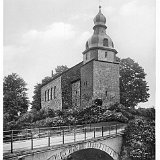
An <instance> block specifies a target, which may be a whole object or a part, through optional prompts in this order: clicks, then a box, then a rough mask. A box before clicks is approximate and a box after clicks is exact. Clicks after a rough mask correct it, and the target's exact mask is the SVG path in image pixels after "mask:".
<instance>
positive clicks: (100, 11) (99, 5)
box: [99, 5, 102, 13]
mask: <svg viewBox="0 0 160 160" xmlns="http://www.w3.org/2000/svg"><path fill="white" fill-rule="evenodd" d="M101 8H102V7H101V5H99V13H101Z"/></svg>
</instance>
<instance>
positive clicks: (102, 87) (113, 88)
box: [93, 61, 120, 104]
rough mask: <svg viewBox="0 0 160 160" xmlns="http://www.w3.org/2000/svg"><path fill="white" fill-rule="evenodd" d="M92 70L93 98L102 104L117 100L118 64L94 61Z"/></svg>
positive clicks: (118, 98) (118, 96) (118, 97)
mask: <svg viewBox="0 0 160 160" xmlns="http://www.w3.org/2000/svg"><path fill="white" fill-rule="evenodd" d="M93 70H94V71H93V98H94V99H96V98H101V99H102V100H103V104H108V103H110V102H112V103H115V102H119V100H120V95H119V64H116V63H108V62H102V61H94V64H93Z"/></svg>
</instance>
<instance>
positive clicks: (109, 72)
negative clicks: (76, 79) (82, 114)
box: [81, 6, 120, 107]
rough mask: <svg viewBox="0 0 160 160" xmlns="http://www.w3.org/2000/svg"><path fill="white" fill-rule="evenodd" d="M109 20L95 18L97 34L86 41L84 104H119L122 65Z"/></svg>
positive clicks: (94, 33) (83, 79) (99, 17)
mask: <svg viewBox="0 0 160 160" xmlns="http://www.w3.org/2000/svg"><path fill="white" fill-rule="evenodd" d="M106 29H107V26H106V18H105V16H104V15H103V14H102V13H101V6H99V13H98V14H97V15H96V16H95V18H94V27H93V30H94V32H93V35H92V36H91V38H89V39H88V41H87V42H86V49H85V51H84V52H83V66H82V67H81V105H82V107H83V106H86V105H87V104H89V105H90V104H91V103H88V102H92V101H93V100H95V99H102V101H103V105H105V104H109V103H116V102H119V100H120V96H119V62H117V61H116V54H117V51H116V50H115V49H114V44H113V41H112V39H111V38H110V37H109V36H108V35H107V34H106Z"/></svg>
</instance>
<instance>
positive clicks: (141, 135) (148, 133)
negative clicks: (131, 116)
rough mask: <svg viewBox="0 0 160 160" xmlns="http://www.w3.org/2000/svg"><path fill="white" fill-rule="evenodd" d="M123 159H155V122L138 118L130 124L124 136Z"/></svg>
mask: <svg viewBox="0 0 160 160" xmlns="http://www.w3.org/2000/svg"><path fill="white" fill-rule="evenodd" d="M121 159H122V160H126V159H131V160H154V159H155V121H153V120H146V119H145V118H137V119H135V120H132V121H130V122H129V124H128V126H127V128H126V130H125V133H124V136H123V145H122V151H121Z"/></svg>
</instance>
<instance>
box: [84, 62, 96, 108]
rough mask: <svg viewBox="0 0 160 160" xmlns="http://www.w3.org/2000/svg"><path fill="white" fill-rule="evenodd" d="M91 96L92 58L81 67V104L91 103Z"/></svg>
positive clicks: (87, 104)
mask: <svg viewBox="0 0 160 160" xmlns="http://www.w3.org/2000/svg"><path fill="white" fill-rule="evenodd" d="M92 96H93V60H92V61H90V62H88V63H86V64H85V65H83V66H82V67H81V106H82V107H83V108H85V107H88V106H89V105H91V103H90V102H91V101H92Z"/></svg>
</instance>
